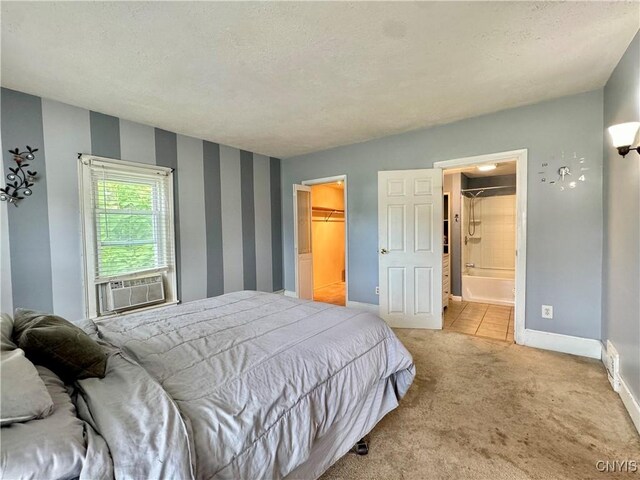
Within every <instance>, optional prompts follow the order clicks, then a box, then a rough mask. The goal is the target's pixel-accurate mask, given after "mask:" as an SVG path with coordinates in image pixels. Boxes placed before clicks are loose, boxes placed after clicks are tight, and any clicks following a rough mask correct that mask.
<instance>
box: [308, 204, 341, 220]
mask: <svg viewBox="0 0 640 480" xmlns="http://www.w3.org/2000/svg"><path fill="white" fill-rule="evenodd" d="M311 215H312V216H322V217H324V218H323V219H322V220H313V221H314V222H329V221H331V222H344V210H341V209H339V208H328V207H312V208H311Z"/></svg>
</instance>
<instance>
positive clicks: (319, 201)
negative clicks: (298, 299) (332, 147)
mask: <svg viewBox="0 0 640 480" xmlns="http://www.w3.org/2000/svg"><path fill="white" fill-rule="evenodd" d="M346 180H347V179H346V176H345V175H341V176H338V177H330V178H321V179H316V180H309V181H306V182H302V183H303V185H307V186H310V187H311V213H312V221H311V223H312V226H311V241H312V245H313V299H314V300H315V301H317V302H325V303H332V304H334V305H341V306H346V305H347V228H346V225H347V224H346V203H347V185H346Z"/></svg>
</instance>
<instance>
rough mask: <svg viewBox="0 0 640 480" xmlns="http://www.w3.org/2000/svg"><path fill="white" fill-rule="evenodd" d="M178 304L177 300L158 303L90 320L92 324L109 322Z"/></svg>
mask: <svg viewBox="0 0 640 480" xmlns="http://www.w3.org/2000/svg"><path fill="white" fill-rule="evenodd" d="M179 303H180V301H179V300H171V301H168V302H164V303H159V304H157V305H149V306H146V307H142V308H135V309H132V310H125V311H124V312H119V313H118V312H116V313H109V314H107V315H99V316H97V317H91V318H90V319H91V320H93V321H94V322H99V321H102V320H110V319H113V318H116V317H123V316H126V315H129V314H131V313H140V312H146V311H148V310H156V309H158V308H164V307H169V306H172V305H178V304H179Z"/></svg>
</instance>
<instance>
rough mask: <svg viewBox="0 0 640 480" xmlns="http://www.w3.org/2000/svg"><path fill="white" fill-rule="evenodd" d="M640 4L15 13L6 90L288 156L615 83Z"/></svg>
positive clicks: (5, 14) (59, 5) (5, 65)
mask: <svg viewBox="0 0 640 480" xmlns="http://www.w3.org/2000/svg"><path fill="white" fill-rule="evenodd" d="M639 9H640V4H639V3H638V2H633V3H629V2H626V3H625V2H613V3H608V2H585V3H582V2H569V3H563V2H424V3H419V2H413V3H404V2H403V3H395V2H380V3H358V2H356V3H337V2H327V3H320V2H295V3H291V2H282V3H275V2H273V3H266V2H265V3H257V2H255V3H254V2H246V3H244V2H239V3H236V2H225V3H215V2H206V3H205V2H148V3H147V2H48V3H36V2H6V1H3V2H2V17H1V22H2V24H1V26H2V85H3V86H6V87H8V88H12V89H16V90H20V91H24V92H27V93H32V94H35V95H40V96H43V97H47V98H52V99H55V100H60V101H63V102H67V103H70V104H73V105H77V106H81V107H85V108H89V109H92V110H95V111H99V112H103V113H107V114H111V115H116V116H119V117H121V118H125V119H128V120H133V121H138V122H142V123H146V124H150V125H154V126H158V127H161V128H164V129H167V130H172V131H176V132H179V133H183V134H187V135H192V136H195V137H199V138H204V139H207V140H211V141H215V142H220V143H224V144H228V145H232V146H236V147H240V148H243V149H246V150H251V151H254V152H258V153H263V154H267V155H271V156H278V157H288V156H293V155H297V154H301V153H306V152H312V151H317V150H322V149H326V148H329V147H333V146H337V145H343V144H349V143H355V142H360V141H364V140H367V139H371V138H375V137H381V136H385V135H389V134H392V133H398V132H403V131H408V130H414V129H417V128H421V127H427V126H431V125H436V124H441V123H446V122H450V121H454V120H458V119H462V118H467V117H472V116H476V115H480V114H483V113H488V112H493V111H497V110H501V109H504V108H510V107H515V106H518V105H524V104H529V103H534V102H538V101H541V100H545V99H549V98H554V97H559V96H562V95H567V94H572V93H578V92H584V91H588V90H592V89H595V88H599V87H601V86H603V85H604V83H605V82H606V80H607V79H608V77H609V75H610V73H611V71H612V70H613V68H614V66H615V65H616V63H617V62H618V60H619V59H620V57H621V56H622V53H623V52H624V50H625V49H626V47H627V45H628V44H629V42H630V41H631V39H632V37H633V35H634V34H635V32H636V31H637V29H638V27H639V24H640V11H639Z"/></svg>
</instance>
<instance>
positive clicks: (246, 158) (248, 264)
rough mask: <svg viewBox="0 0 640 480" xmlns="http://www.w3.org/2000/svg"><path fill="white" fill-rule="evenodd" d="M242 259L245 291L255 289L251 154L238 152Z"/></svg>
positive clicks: (254, 227)
mask: <svg viewBox="0 0 640 480" xmlns="http://www.w3.org/2000/svg"><path fill="white" fill-rule="evenodd" d="M240 186H241V193H242V258H243V263H242V265H243V271H244V288H245V290H255V289H256V224H255V205H254V204H253V153H251V152H247V151H245V150H241V151H240Z"/></svg>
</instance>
